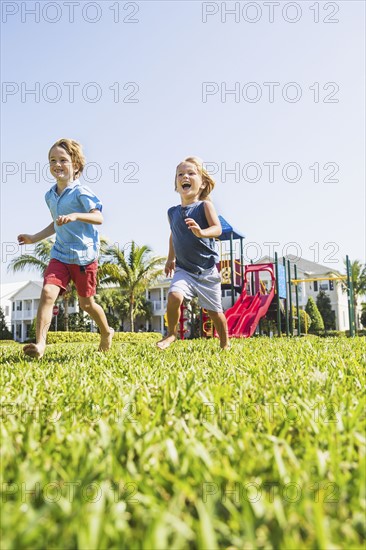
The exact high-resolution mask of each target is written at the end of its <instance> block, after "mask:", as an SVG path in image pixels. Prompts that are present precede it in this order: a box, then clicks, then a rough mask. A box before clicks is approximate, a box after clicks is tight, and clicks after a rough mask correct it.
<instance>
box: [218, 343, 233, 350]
mask: <svg viewBox="0 0 366 550" xmlns="http://www.w3.org/2000/svg"><path fill="white" fill-rule="evenodd" d="M220 347H221V351H229V349H230V348H231V346H230V344H229V343H228V344H226V345H225V346H220Z"/></svg>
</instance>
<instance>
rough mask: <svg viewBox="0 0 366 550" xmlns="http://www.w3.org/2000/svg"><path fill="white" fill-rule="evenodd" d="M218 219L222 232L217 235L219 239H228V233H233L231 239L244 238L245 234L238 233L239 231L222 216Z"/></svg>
mask: <svg viewBox="0 0 366 550" xmlns="http://www.w3.org/2000/svg"><path fill="white" fill-rule="evenodd" d="M219 220H220V223H221V227H222V233H221V235H220V237H219V239H220V241H228V240H229V239H230V234H231V233H232V235H233V239H244V238H245V235H242V234H241V233H239V231H237V230H236V229H234V228H233V226H232V225H230V224H229V222H227V221H226V220H225V218H223V217H222V216H219Z"/></svg>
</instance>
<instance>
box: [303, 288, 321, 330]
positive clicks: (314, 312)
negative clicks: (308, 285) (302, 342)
mask: <svg viewBox="0 0 366 550" xmlns="http://www.w3.org/2000/svg"><path fill="white" fill-rule="evenodd" d="M305 311H306V313H307V314H308V315H309V316H310V319H311V325H310V329H309V332H310V333H312V334H318V333H319V332H321V331H323V330H324V322H323V318H322V316H321V315H320V311H319V310H318V308H317V305H316V303H315V300H314V298H313V297H312V296H310V297H309V299H308V303H307V304H306V308H305Z"/></svg>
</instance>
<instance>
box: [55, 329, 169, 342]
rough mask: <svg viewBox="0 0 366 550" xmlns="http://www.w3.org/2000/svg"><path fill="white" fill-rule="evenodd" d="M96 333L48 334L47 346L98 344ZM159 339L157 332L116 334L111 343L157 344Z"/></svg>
mask: <svg viewBox="0 0 366 550" xmlns="http://www.w3.org/2000/svg"><path fill="white" fill-rule="evenodd" d="M99 339H100V335H99V333H97V332H49V333H48V335H47V344H64V343H67V342H84V343H88V342H99ZM160 339H161V334H160V333H159V332H116V333H115V335H114V337H113V342H131V343H135V342H136V343H137V342H157V341H158V340H160Z"/></svg>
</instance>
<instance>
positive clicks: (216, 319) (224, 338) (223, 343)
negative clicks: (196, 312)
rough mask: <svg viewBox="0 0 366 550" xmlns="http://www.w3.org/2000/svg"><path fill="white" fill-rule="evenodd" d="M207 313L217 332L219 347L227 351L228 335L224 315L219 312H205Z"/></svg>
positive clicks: (228, 346) (228, 345)
mask: <svg viewBox="0 0 366 550" xmlns="http://www.w3.org/2000/svg"><path fill="white" fill-rule="evenodd" d="M207 313H208V314H209V316H210V317H211V319H212V321H213V324H214V325H215V329H216V330H217V333H218V335H219V338H220V347H221V348H222V349H229V348H230V344H229V335H228V329H227V321H226V317H225V315H224V314H223V313H221V312H220V313H218V312H217V311H207Z"/></svg>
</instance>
